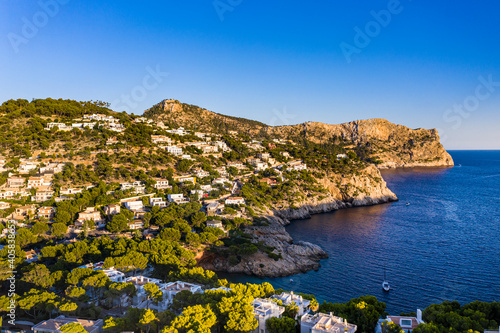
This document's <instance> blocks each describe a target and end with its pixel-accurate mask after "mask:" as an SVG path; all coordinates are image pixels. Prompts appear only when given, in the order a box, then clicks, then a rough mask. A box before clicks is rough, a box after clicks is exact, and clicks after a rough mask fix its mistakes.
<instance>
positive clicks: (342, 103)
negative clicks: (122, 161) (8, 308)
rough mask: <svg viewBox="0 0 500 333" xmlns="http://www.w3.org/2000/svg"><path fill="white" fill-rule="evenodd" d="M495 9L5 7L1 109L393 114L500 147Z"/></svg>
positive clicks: (234, 1)
mask: <svg viewBox="0 0 500 333" xmlns="http://www.w3.org/2000/svg"><path fill="white" fill-rule="evenodd" d="M56 1H58V2H56ZM55 4H57V5H55ZM499 12H500V3H499V2H498V1H497V0H485V1H481V2H479V3H474V2H471V1H454V2H451V1H448V2H446V3H445V2H444V1H430V0H413V1H410V0H401V1H400V2H398V1H395V0H391V1H351V0H336V1H326V0H323V1H293V0H288V1H281V0H273V1H257V0H252V1H250V0H216V1H213V0H206V1H196V0H184V1H167V0H164V1H127V0H120V1H115V0H112V1H105V2H104V1H95V0H85V1H84V0H40V1H38V2H37V1H30V0H25V1H15V0H4V1H1V2H0V36H1V39H0V50H1V52H0V64H1V65H0V66H1V67H0V75H1V76H0V77H1V81H0V82H1V83H0V101H2V102H3V101H5V100H8V99H11V98H14V99H15V98H26V99H32V98H45V97H52V98H69V99H76V100H97V99H98V100H104V101H108V102H111V103H112V108H113V109H115V110H117V111H123V110H126V111H129V112H133V113H135V114H142V112H143V111H144V110H145V109H147V108H148V107H150V106H152V105H153V104H155V103H157V102H159V101H161V100H163V99H165V98H175V99H178V100H180V101H182V102H186V103H191V104H196V105H199V106H202V107H205V108H207V109H209V110H212V111H215V112H219V113H223V114H228V115H234V116H239V117H246V118H251V119H256V120H259V121H262V122H264V123H267V124H271V125H283V124H295V123H301V122H304V121H321V122H325V123H332V124H334V123H341V122H347V121H351V120H357V119H367V118H386V119H388V120H390V121H392V122H395V123H399V124H403V125H406V126H409V127H412V128H418V127H423V128H438V129H439V130H440V132H441V134H442V142H443V143H444V145H445V147H446V148H448V149H500V130H499V125H500V112H499V111H500V20H498V13H499Z"/></svg>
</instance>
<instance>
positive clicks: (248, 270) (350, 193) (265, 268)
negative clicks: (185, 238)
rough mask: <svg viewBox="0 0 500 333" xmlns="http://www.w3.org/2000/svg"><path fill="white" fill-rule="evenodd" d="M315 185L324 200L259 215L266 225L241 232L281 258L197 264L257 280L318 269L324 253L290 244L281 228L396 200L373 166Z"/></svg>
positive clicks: (214, 259)
mask: <svg viewBox="0 0 500 333" xmlns="http://www.w3.org/2000/svg"><path fill="white" fill-rule="evenodd" d="M318 181H319V182H320V183H321V184H322V185H323V186H324V187H325V188H326V189H327V190H328V195H327V196H326V197H325V198H323V199H321V200H319V199H318V198H317V197H311V198H308V199H307V200H304V201H302V202H300V203H299V204H296V205H295V206H296V207H293V208H291V207H289V206H288V207H286V208H279V207H275V208H274V209H272V210H269V211H266V212H263V216H264V217H266V218H267V220H268V223H267V225H264V226H250V227H247V228H246V229H245V231H246V233H248V234H250V235H252V236H253V241H254V242H255V243H259V242H261V243H262V244H263V245H265V246H269V247H273V248H274V251H273V252H274V253H275V254H277V255H281V259H279V260H275V259H273V258H270V257H269V256H268V255H267V254H265V253H262V252H258V253H256V254H254V255H251V256H248V257H242V258H241V261H240V262H239V263H238V264H237V265H231V264H230V262H229V260H228V259H227V258H224V257H222V256H217V255H215V254H208V253H206V254H204V256H203V257H202V258H201V259H200V260H199V264H200V265H201V266H203V267H204V268H207V269H211V270H214V271H223V272H229V273H243V274H248V275H256V276H261V277H278V276H288V275H293V274H298V273H303V272H307V271H309V270H312V269H318V268H319V267H320V266H321V265H320V263H319V261H320V260H321V259H325V258H328V253H326V252H325V251H324V250H323V249H321V247H320V246H318V245H315V244H312V243H308V242H297V243H294V241H293V239H292V237H291V236H290V235H289V234H288V232H287V231H286V230H285V227H284V226H285V225H287V224H289V223H290V221H291V220H295V219H304V218H308V217H310V216H311V215H313V214H318V213H326V212H331V211H335V210H338V209H343V208H349V207H355V206H370V205H375V204H381V203H387V202H391V201H396V200H398V199H397V197H396V195H395V194H394V193H392V191H391V190H389V188H387V184H386V183H385V181H384V180H383V179H382V177H381V175H380V171H379V170H378V169H377V168H375V167H373V166H368V167H367V168H366V169H364V170H363V171H362V172H361V173H360V174H359V175H352V176H349V177H347V176H342V175H332V176H331V177H325V178H323V179H319V180H318ZM347 185H349V186H348V187H347Z"/></svg>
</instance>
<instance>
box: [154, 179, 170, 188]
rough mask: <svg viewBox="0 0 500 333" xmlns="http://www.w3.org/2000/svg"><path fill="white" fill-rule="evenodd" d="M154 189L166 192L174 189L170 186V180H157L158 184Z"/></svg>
mask: <svg viewBox="0 0 500 333" xmlns="http://www.w3.org/2000/svg"><path fill="white" fill-rule="evenodd" d="M153 187H154V188H155V189H157V190H164V189H170V188H172V186H170V185H168V180H165V179H159V180H157V181H156V183H155V184H154V185H153Z"/></svg>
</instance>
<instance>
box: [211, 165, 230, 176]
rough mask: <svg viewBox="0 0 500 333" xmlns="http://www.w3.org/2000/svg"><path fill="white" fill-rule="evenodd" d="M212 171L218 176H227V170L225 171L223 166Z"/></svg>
mask: <svg viewBox="0 0 500 333" xmlns="http://www.w3.org/2000/svg"><path fill="white" fill-rule="evenodd" d="M214 170H215V171H217V172H218V173H219V175H221V176H223V177H227V176H228V173H227V169H226V167H225V166H221V167H219V168H215V169H214Z"/></svg>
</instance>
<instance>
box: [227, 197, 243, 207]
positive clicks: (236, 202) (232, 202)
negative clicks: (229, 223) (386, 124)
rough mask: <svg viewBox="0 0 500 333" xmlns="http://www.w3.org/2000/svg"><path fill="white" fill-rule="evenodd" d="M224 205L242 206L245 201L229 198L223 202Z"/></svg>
mask: <svg viewBox="0 0 500 333" xmlns="http://www.w3.org/2000/svg"><path fill="white" fill-rule="evenodd" d="M224 203H225V204H226V205H244V204H245V199H243V198H242V197H230V198H227V199H226V201H225V202H224Z"/></svg>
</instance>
